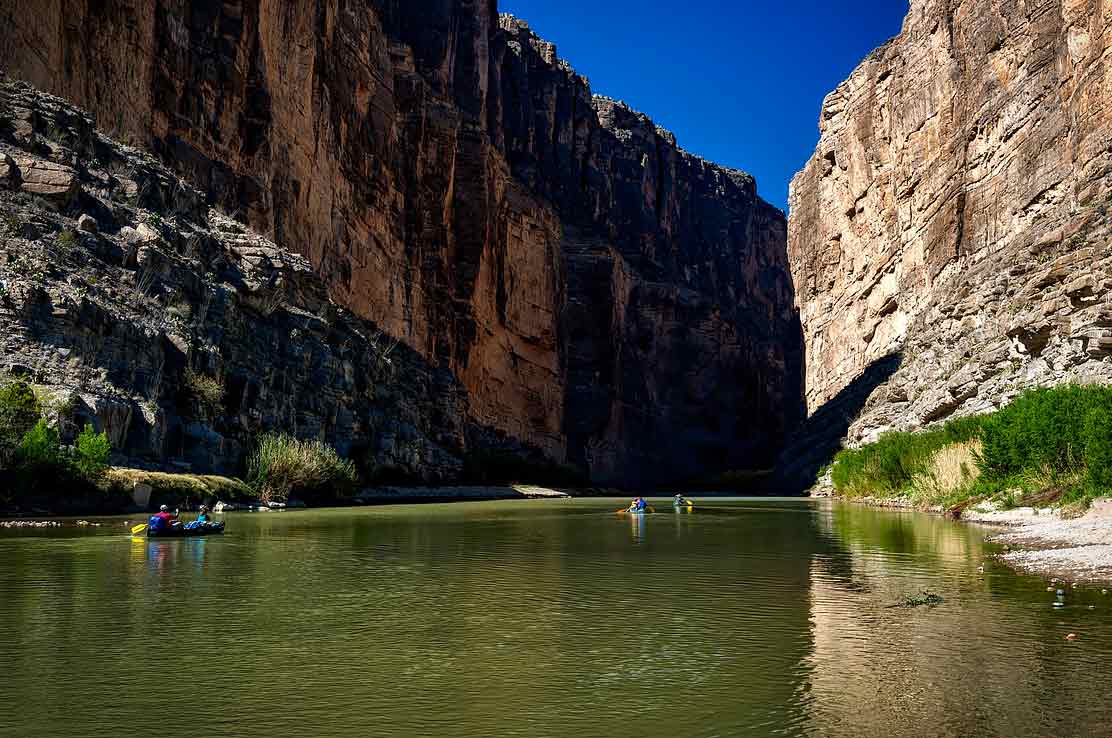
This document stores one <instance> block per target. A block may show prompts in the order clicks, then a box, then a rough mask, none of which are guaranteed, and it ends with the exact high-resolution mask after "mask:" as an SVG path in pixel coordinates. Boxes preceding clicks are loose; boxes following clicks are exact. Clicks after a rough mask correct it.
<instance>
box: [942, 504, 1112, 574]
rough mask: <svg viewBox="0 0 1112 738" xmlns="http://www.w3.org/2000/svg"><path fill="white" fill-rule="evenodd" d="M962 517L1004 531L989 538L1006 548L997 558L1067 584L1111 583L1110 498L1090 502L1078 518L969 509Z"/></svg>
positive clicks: (1056, 512)
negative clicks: (1085, 510)
mask: <svg viewBox="0 0 1112 738" xmlns="http://www.w3.org/2000/svg"><path fill="white" fill-rule="evenodd" d="M963 519H964V520H966V521H968V522H971V523H978V524H984V525H992V526H1004V527H1005V529H1004V530H1003V531H1001V532H999V533H996V534H994V535H992V536H990V538H989V540H990V541H992V542H994V543H1000V544H1003V545H1004V546H1006V547H1007V548H1009V549H1011V550H1005V552H1004V553H1002V554H1000V556H999V557H998V558H999V559H1000V560H1001V561H1004V562H1005V563H1007V564H1009V565H1011V566H1013V567H1015V568H1016V569H1019V570H1021V571H1026V572H1029V573H1032V574H1038V575H1040V576H1045V577H1057V578H1060V579H1063V580H1069V581H1071V582H1102V583H1112V498H1104V499H1100V500H1096V501H1094V502H1093V504H1092V506H1091V507H1090V508H1089V511H1088V512H1087V513H1086V514H1085V515H1083V516H1081V517H1074V518H1069V517H1063V516H1062V514H1061V511H1060V510H1057V509H1048V508H1042V509H1039V508H1031V507H1027V508H1017V509H1013V510H995V509H990V508H973V509H971V510H969V511H967V513H966V514H965V515H963Z"/></svg>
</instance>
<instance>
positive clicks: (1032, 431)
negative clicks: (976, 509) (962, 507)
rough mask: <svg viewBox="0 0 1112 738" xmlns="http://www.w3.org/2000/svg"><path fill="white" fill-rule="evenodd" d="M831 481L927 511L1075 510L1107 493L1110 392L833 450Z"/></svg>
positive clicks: (1050, 394) (853, 492) (1030, 404)
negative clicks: (1051, 504) (967, 505)
mask: <svg viewBox="0 0 1112 738" xmlns="http://www.w3.org/2000/svg"><path fill="white" fill-rule="evenodd" d="M831 476H832V479H833V482H834V486H835V489H836V490H837V492H838V494H840V495H842V496H846V497H864V496H872V497H902V496H907V497H910V498H911V499H912V501H914V502H915V503H917V504H921V505H928V506H929V505H944V506H947V507H949V506H953V505H958V504H961V503H962V502H965V501H968V500H973V499H989V498H996V499H998V500H1000V501H1002V502H1004V503H1005V504H1020V503H1023V502H1033V501H1038V502H1040V503H1045V502H1048V501H1059V502H1079V501H1081V502H1083V501H1085V500H1087V499H1089V498H1091V497H1096V496H1099V495H1101V494H1108V493H1109V491H1110V490H1112V388H1110V387H1102V386H1084V387H1081V386H1062V387H1055V388H1052V389H1035V390H1030V391H1028V392H1025V393H1024V394H1022V395H1020V396H1019V397H1017V398H1016V399H1015V400H1014V401H1013V402H1012V403H1011V404H1010V405H1008V406H1007V407H1005V408H1003V409H1001V410H1000V411H998V412H996V413H994V414H992V415H986V416H978V417H973V418H964V419H961V420H956V421H951V422H950V423H947V424H946V426H944V427H943V428H941V429H937V430H931V431H924V432H920V433H889V434H885V435H884V436H881V438H880V439H878V440H877V442H876V443H871V444H867V445H866V446H863V447H861V448H858V449H847V450H844V451H841V452H840V453H839V454H838V455H837V456H836V457H835V460H834V467H833V470H832V475H831Z"/></svg>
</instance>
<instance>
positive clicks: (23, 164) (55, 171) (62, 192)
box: [13, 156, 81, 206]
mask: <svg viewBox="0 0 1112 738" xmlns="http://www.w3.org/2000/svg"><path fill="white" fill-rule="evenodd" d="M13 161H14V162H15V165H16V167H17V168H18V169H19V178H20V189H21V190H22V191H23V192H26V193H28V194H31V195H35V196H36V197H41V198H43V199H44V200H48V201H50V202H52V203H54V204H56V205H63V206H64V205H68V204H69V203H70V202H72V201H73V199H74V198H75V197H76V196H77V195H78V193H80V191H81V184H80V181H79V180H78V177H77V172H75V171H74V170H73V169H70V168H69V167H67V166H64V165H62V164H55V163H54V162H52V161H46V160H44V159H36V158H33V157H26V156H16V157H13Z"/></svg>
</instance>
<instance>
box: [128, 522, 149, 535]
mask: <svg viewBox="0 0 1112 738" xmlns="http://www.w3.org/2000/svg"><path fill="white" fill-rule="evenodd" d="M149 527H150V526H148V525H147V524H146V523H143V524H142V525H136V526H133V527H132V528H131V535H133V536H137V535H139V534H140V533H142V532H143V531H145V530H146V529H147V528H149Z"/></svg>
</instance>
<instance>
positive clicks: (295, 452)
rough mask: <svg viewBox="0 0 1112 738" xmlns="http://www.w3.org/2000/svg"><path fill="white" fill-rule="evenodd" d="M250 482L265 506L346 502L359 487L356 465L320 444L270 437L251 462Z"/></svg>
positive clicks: (248, 475)
mask: <svg viewBox="0 0 1112 738" xmlns="http://www.w3.org/2000/svg"><path fill="white" fill-rule="evenodd" d="M247 482H248V484H249V485H251V487H252V488H253V489H254V490H255V493H256V494H258V496H259V498H260V499H262V500H264V501H266V502H284V501H286V500H288V499H289V498H290V497H297V498H298V499H300V500H303V501H305V502H307V503H320V502H322V501H328V500H337V499H343V498H344V497H347V496H348V495H350V493H351V492H352V491H353V490H354V488H355V486H356V484H357V483H358V475H357V474H356V471H355V465H354V464H353V463H352V462H350V461H348V460H346V459H343V458H341V457H340V455H339V454H338V453H336V449H334V448H332V447H331V446H328V445H327V444H324V443H321V442H320V441H302V440H300V439H297V438H294V437H293V436H290V435H287V434H285V433H267V434H266V435H264V436H263V437H262V438H261V439H260V440H259V445H258V448H257V449H256V450H255V452H254V453H253V454H252V455H251V458H250V460H249V462H248V471H247Z"/></svg>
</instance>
